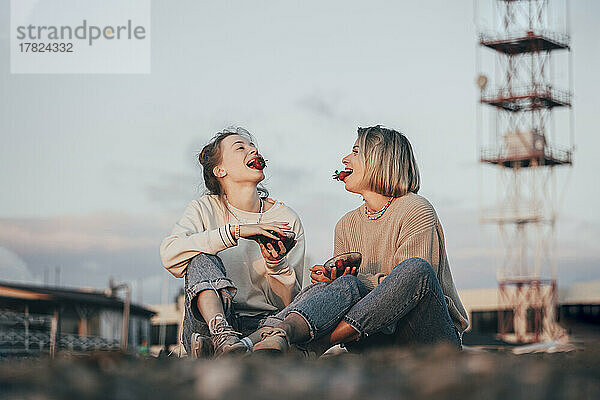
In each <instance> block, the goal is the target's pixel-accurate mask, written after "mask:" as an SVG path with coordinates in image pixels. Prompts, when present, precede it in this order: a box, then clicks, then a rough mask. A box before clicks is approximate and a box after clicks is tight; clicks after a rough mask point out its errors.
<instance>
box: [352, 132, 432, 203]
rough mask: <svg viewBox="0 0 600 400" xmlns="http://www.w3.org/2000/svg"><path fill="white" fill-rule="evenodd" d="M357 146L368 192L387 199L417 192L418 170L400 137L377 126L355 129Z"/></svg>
mask: <svg viewBox="0 0 600 400" xmlns="http://www.w3.org/2000/svg"><path fill="white" fill-rule="evenodd" d="M358 147H359V150H360V151H359V156H360V160H361V162H362V164H363V166H364V168H365V175H364V179H365V183H366V184H367V185H368V187H369V189H370V190H372V191H374V192H375V193H379V194H381V195H384V196H389V197H402V196H404V195H405V194H407V193H409V192H412V193H417V192H418V191H419V187H420V186H421V179H420V177H419V167H417V161H416V160H415V155H414V153H413V150H412V146H411V145H410V142H409V141H408V139H407V138H406V136H404V134H402V133H400V132H398V131H395V130H393V129H389V128H384V127H382V126H381V125H376V126H371V127H368V128H358Z"/></svg>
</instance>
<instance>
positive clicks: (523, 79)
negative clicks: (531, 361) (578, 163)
mask: <svg viewBox="0 0 600 400" xmlns="http://www.w3.org/2000/svg"><path fill="white" fill-rule="evenodd" d="M475 1H477V0H475ZM491 1H493V4H492V8H493V10H492V11H493V12H492V14H493V18H492V19H491V22H492V25H491V29H489V30H486V31H483V30H480V32H479V45H480V46H478V48H479V49H484V50H485V51H486V52H487V53H489V55H490V56H491V57H493V59H494V76H493V78H491V79H489V80H490V83H491V85H488V78H487V77H486V76H485V75H480V76H479V78H478V82H477V83H478V85H479V87H480V89H481V97H480V104H481V105H482V106H483V107H485V108H486V109H487V110H488V112H487V118H481V117H479V118H478V124H477V125H478V127H477V129H478V140H479V151H480V155H479V160H480V162H481V163H482V164H483V165H488V166H491V167H492V168H491V170H492V171H493V172H494V173H495V174H496V175H497V190H496V191H497V199H496V201H497V202H498V203H497V204H496V205H495V206H494V207H492V208H491V209H489V210H482V211H483V212H482V218H481V219H482V221H483V222H488V223H493V224H496V225H497V226H498V229H499V233H500V237H501V240H502V243H503V256H502V259H501V262H500V263H499V265H498V286H499V291H498V293H499V299H498V300H499V307H500V308H499V314H498V325H499V326H498V332H499V335H500V337H501V338H502V339H504V340H507V341H513V342H538V341H540V340H543V339H552V338H556V337H557V336H559V335H560V334H561V329H560V328H559V327H558V325H557V323H556V306H557V304H556V295H557V293H556V260H555V257H554V250H555V243H554V231H555V223H556V215H557V203H558V202H557V190H556V189H557V182H556V179H555V169H556V168H557V167H559V166H570V165H571V164H572V153H573V139H572V138H573V128H572V111H571V109H572V106H571V97H572V94H571V93H572V92H571V86H572V85H571V61H570V60H571V52H570V51H571V48H570V38H569V35H568V16H567V15H568V8H567V4H566V1H565V12H564V13H563V14H562V15H563V16H564V21H565V23H564V25H563V27H564V29H560V30H551V29H549V25H550V19H551V18H554V17H555V16H553V15H551V14H549V4H548V3H549V0H491ZM476 5H477V3H476ZM476 18H477V16H476ZM561 31H562V32H561ZM554 53H562V54H565V53H566V54H567V57H568V58H567V59H568V62H567V63H566V64H567V65H566V70H567V75H568V87H567V88H565V89H560V88H557V87H555V86H554V84H553V80H554V79H555V76H556V71H557V69H556V68H557V67H560V65H558V63H557V62H556V60H555V59H554V58H553V57H552V56H553V54H554ZM480 57H481V56H480V51H478V67H479V65H480V64H481V62H480ZM488 86H489V87H488ZM480 108H481V107H480ZM560 109H566V110H569V112H568V120H569V125H568V128H567V129H566V131H568V132H564V131H565V129H563V131H562V132H556V129H555V123H554V116H555V114H556V113H557V112H558V111H559V110H560ZM478 115H479V114H478ZM484 120H485V122H487V123H489V128H488V132H487V133H488V137H487V138H485V137H484V136H485V135H484V130H483V129H482V126H483V125H482V123H483V121H484ZM557 133H558V134H557ZM566 136H568V139H566V140H565V139H564V138H565V137H566ZM561 143H562V147H560V146H561Z"/></svg>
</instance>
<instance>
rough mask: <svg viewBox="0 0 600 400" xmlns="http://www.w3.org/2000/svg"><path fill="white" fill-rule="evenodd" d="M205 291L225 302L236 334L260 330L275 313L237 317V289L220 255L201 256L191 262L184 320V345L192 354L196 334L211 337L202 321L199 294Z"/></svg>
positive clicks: (224, 306) (225, 309)
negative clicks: (216, 294) (235, 305)
mask: <svg viewBox="0 0 600 400" xmlns="http://www.w3.org/2000/svg"><path fill="white" fill-rule="evenodd" d="M204 290H215V291H217V292H218V293H219V296H220V298H221V300H222V301H223V309H224V311H225V318H226V319H227V321H228V322H229V325H231V326H232V327H233V328H234V329H235V330H236V331H238V332H240V333H241V334H242V335H244V336H246V335H249V334H250V333H252V332H254V331H255V330H257V329H258V328H259V327H260V323H261V321H263V320H264V319H265V318H266V317H267V316H269V315H270V314H271V313H270V312H267V311H265V313H263V314H258V315H256V316H240V315H238V314H236V312H235V310H234V307H233V304H232V300H233V297H234V296H235V293H236V292H237V288H236V287H235V285H234V283H233V282H232V281H231V279H229V278H227V275H226V272H225V266H224V265H223V262H222V261H221V259H220V258H219V257H218V256H215V255H211V254H203V253H201V254H198V255H197V256H195V257H194V258H192V259H191V260H190V263H189V265H188V267H187V270H186V273H185V314H184V317H183V329H182V336H183V337H182V343H183V346H184V348H185V350H186V351H187V352H188V354H189V352H190V339H191V337H192V333H199V334H201V335H202V336H210V332H209V330H208V323H207V322H206V321H204V318H202V314H200V311H199V310H198V307H197V305H196V304H197V297H198V294H199V293H200V292H202V291H204Z"/></svg>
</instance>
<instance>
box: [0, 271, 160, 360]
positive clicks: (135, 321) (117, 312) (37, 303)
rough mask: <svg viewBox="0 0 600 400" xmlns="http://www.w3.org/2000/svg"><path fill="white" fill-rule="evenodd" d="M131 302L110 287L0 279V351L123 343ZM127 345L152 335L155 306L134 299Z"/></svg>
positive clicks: (83, 348) (142, 343)
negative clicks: (41, 283) (137, 302)
mask: <svg viewBox="0 0 600 400" xmlns="http://www.w3.org/2000/svg"><path fill="white" fill-rule="evenodd" d="M125 306H126V304H125V302H124V301H123V300H121V299H120V298H118V297H116V296H114V295H111V294H110V293H109V292H101V291H96V290H92V289H67V288H57V287H48V286H35V285H31V284H29V285H26V284H16V283H7V282H0V354H5V355H6V354H36V353H48V352H50V353H52V354H53V352H54V351H55V350H68V351H90V350H116V349H119V348H122V347H123V345H124V343H123V327H124V324H123V318H124V311H125V309H126V307H125ZM128 314H129V315H127V313H125V317H126V318H127V319H128V324H127V328H128V329H127V333H128V334H127V343H126V344H127V350H128V351H138V349H140V347H142V348H143V346H147V345H148V343H149V340H150V319H151V317H152V316H153V315H154V314H155V313H154V312H153V311H151V310H149V309H147V308H145V307H142V306H139V305H134V304H131V305H130V306H129V313H128Z"/></svg>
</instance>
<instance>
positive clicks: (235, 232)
mask: <svg viewBox="0 0 600 400" xmlns="http://www.w3.org/2000/svg"><path fill="white" fill-rule="evenodd" d="M233 237H234V238H235V240H239V238H240V225H239V224H236V225H234V226H233Z"/></svg>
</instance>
